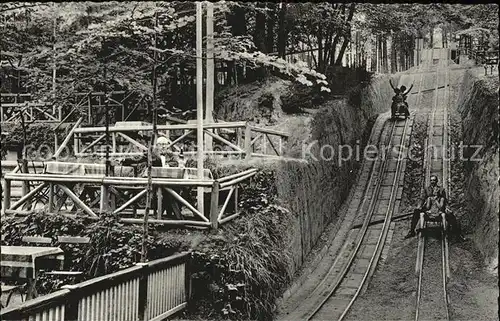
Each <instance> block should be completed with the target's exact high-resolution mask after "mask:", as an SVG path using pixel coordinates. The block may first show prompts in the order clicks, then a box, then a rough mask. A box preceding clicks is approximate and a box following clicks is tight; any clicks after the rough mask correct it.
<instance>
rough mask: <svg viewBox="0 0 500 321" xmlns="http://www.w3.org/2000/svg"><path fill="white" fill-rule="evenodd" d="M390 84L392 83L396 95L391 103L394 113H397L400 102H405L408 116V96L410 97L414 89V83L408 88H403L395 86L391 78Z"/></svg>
mask: <svg viewBox="0 0 500 321" xmlns="http://www.w3.org/2000/svg"><path fill="white" fill-rule="evenodd" d="M389 84H390V85H391V88H392V90H394V96H393V97H392V105H391V112H392V115H395V114H396V112H397V111H398V110H397V109H398V106H399V104H404V105H405V107H406V109H405V115H406V116H407V117H408V116H409V115H410V112H409V106H408V102H407V101H406V98H407V97H408V94H409V93H410V91H411V90H412V88H413V84H411V86H410V88H409V89H408V90H406V86H401V88H397V87H394V85H393V84H392V81H391V80H390V79H389Z"/></svg>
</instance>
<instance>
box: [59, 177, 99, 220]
mask: <svg viewBox="0 0 500 321" xmlns="http://www.w3.org/2000/svg"><path fill="white" fill-rule="evenodd" d="M58 186H59V188H60V189H62V190H63V191H64V193H66V195H68V196H69V197H70V198H71V199H72V200H73V202H75V203H76V204H77V205H78V206H79V207H80V208H81V209H83V210H84V211H85V212H86V213H87V214H89V215H90V216H93V217H97V215H96V214H95V213H94V212H93V211H92V210H91V209H90V208H89V207H88V206H87V205H86V204H85V203H83V202H82V200H81V199H79V198H78V196H76V195H75V194H74V193H73V192H72V191H71V190H70V189H69V188H67V187H66V186H64V185H61V184H58Z"/></svg>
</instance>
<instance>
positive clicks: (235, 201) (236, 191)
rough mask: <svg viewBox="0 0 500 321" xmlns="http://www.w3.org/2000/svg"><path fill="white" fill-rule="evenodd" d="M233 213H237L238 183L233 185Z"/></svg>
mask: <svg viewBox="0 0 500 321" xmlns="http://www.w3.org/2000/svg"><path fill="white" fill-rule="evenodd" d="M233 197H234V213H238V185H236V186H234V193H233Z"/></svg>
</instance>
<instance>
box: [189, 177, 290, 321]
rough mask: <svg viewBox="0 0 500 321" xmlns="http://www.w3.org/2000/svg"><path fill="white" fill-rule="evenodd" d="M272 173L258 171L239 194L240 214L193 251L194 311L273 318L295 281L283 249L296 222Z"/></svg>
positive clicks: (236, 316)
mask: <svg viewBox="0 0 500 321" xmlns="http://www.w3.org/2000/svg"><path fill="white" fill-rule="evenodd" d="M233 168H234V167H233ZM274 175H275V174H274V171H273V170H270V169H265V170H263V171H260V172H259V173H258V174H257V175H256V176H255V177H254V178H253V179H252V182H251V183H248V184H246V185H245V186H244V188H243V189H242V190H241V191H242V192H241V193H242V194H241V200H240V202H239V206H240V209H241V210H242V212H243V213H242V216H240V218H238V219H236V220H234V221H232V222H231V224H227V225H223V226H222V227H221V229H220V230H219V232H218V233H217V234H216V235H213V234H209V233H206V234H205V235H204V240H203V241H202V242H200V244H199V245H197V246H195V247H194V249H193V250H194V252H193V261H192V266H191V268H192V271H193V274H192V277H193V290H194V297H193V300H194V301H196V302H200V304H199V305H197V306H196V311H192V312H198V313H201V314H204V313H205V314H209V313H214V312H215V313H217V314H218V315H219V316H220V317H221V318H227V319H229V318H230V319H237V320H240V319H260V320H264V319H270V318H271V316H272V314H273V312H274V310H275V306H274V304H275V302H276V299H277V298H278V297H280V296H281V294H282V293H283V291H284V288H285V287H286V285H287V284H288V283H289V281H290V279H291V275H290V273H289V269H288V267H289V265H290V257H289V255H288V252H287V251H286V248H285V247H286V244H288V242H287V238H288V226H289V222H290V220H291V219H292V218H291V214H290V213H289V212H288V211H287V210H286V209H284V208H283V207H280V206H279V205H278V203H277V193H276V187H275V177H274ZM213 310H215V311H213ZM212 317H213V316H212Z"/></svg>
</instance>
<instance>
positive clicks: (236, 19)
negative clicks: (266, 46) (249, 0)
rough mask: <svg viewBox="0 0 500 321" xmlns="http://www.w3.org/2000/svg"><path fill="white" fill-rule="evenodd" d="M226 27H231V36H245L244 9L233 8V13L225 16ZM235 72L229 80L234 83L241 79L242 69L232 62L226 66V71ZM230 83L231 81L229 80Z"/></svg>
mask: <svg viewBox="0 0 500 321" xmlns="http://www.w3.org/2000/svg"><path fill="white" fill-rule="evenodd" d="M227 22H228V25H230V26H231V34H232V35H233V36H244V35H246V34H247V21H246V12H245V8H242V7H238V6H235V7H234V8H233V11H232V12H230V13H229V14H228V15H227ZM233 68H234V69H235V70H236V73H235V74H233V75H232V77H230V78H229V77H228V78H229V79H234V81H235V83H236V78H239V79H243V68H242V67H241V66H236V64H235V63H234V62H230V63H229V64H228V69H229V70H231V72H232V70H233ZM230 81H231V80H230Z"/></svg>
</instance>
